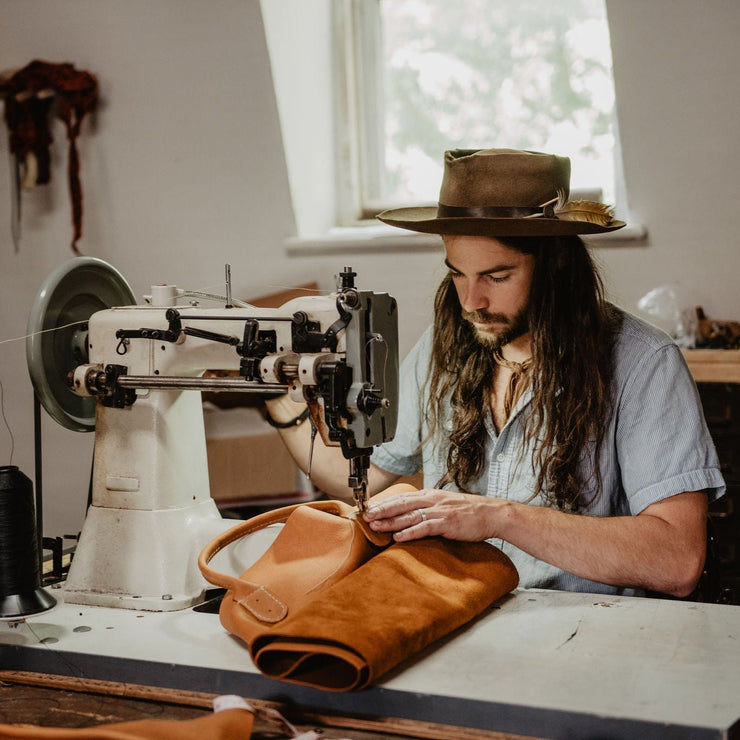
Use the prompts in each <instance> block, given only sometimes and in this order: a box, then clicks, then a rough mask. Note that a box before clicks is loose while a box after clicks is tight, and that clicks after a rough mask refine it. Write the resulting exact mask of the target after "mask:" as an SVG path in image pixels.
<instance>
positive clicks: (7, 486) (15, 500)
mask: <svg viewBox="0 0 740 740" xmlns="http://www.w3.org/2000/svg"><path fill="white" fill-rule="evenodd" d="M56 603H57V602H56V599H55V598H54V597H53V596H51V595H50V594H48V593H47V592H46V591H45V590H44V589H43V588H41V573H40V569H39V551H38V541H37V539H36V517H35V512H34V503H33V485H32V483H31V481H30V480H29V479H28V478H27V477H26V476H25V475H24V474H23V473H22V472H21V471H20V470H19V469H18V468H17V467H16V466H15V465H3V466H0V619H13V618H18V619H20V618H22V617H27V616H30V615H32V614H38V613H39V612H44V611H47V610H48V609H51V608H52V607H53V606H54V605H55V604H56Z"/></svg>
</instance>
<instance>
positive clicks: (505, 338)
mask: <svg viewBox="0 0 740 740" xmlns="http://www.w3.org/2000/svg"><path fill="white" fill-rule="evenodd" d="M462 317H463V319H465V321H468V322H470V324H471V327H472V329H473V331H474V332H475V336H476V339H477V340H478V342H480V344H482V345H483V346H484V347H489V348H490V349H500V348H501V347H503V346H505V345H507V344H509V342H513V341H514V340H515V339H518V338H519V337H521V336H524V335H525V334H526V333H527V332H528V331H529V318H528V316H527V309H526V308H523V309H522V310H521V311H519V312H518V313H516V314H514V315H513V316H506V315H505V314H502V313H488V312H487V311H463V312H462ZM476 324H478V325H480V324H485V325H493V324H499V325H501V326H503V327H504V328H503V329H502V330H500V331H493V330H491V329H489V328H487V327H486V326H476Z"/></svg>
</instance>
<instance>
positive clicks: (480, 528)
mask: <svg viewBox="0 0 740 740" xmlns="http://www.w3.org/2000/svg"><path fill="white" fill-rule="evenodd" d="M497 504H505V502H503V501H500V500H498V499H487V498H485V497H483V496H476V495H471V494H468V493H451V492H450V491H440V490H436V489H433V488H427V489H423V490H421V491H416V492H414V493H403V494H399V495H397V496H392V497H390V498H387V499H384V500H382V501H379V502H377V503H373V504H371V505H370V507H369V508H368V510H367V511H366V512H365V515H364V516H365V521H367V522H368V523H369V525H370V528H371V529H373V530H374V531H376V532H392V533H393V538H394V539H395V540H396V541H397V542H406V541H408V540H416V539H419V538H421V537H433V536H440V537H446V538H447V539H451V540H464V541H466V542H480V541H482V540H486V539H488V538H489V537H493V536H495V533H494V532H493V523H492V516H491V515H492V509H493V507H494V506H496V505H497Z"/></svg>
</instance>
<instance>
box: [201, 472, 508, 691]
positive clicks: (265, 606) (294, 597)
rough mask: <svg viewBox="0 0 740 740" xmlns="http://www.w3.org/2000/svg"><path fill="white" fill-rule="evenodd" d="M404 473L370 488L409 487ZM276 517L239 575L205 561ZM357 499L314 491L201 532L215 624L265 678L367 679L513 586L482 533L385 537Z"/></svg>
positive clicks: (344, 685)
mask: <svg viewBox="0 0 740 740" xmlns="http://www.w3.org/2000/svg"><path fill="white" fill-rule="evenodd" d="M415 490H416V489H414V488H413V487H412V486H408V485H405V484H401V485H397V486H392V487H391V488H389V489H388V490H387V491H384V492H383V493H382V494H379V496H378V498H379V497H381V496H382V497H385V496H388V495H393V494H397V493H402V492H405V491H415ZM277 522H285V526H284V527H283V528H282V530H281V531H280V533H279V534H278V536H277V537H276V539H275V540H274V542H273V543H272V544H271V545H270V547H269V548H268V550H267V551H266V552H265V553H264V555H263V556H262V557H261V558H259V560H257V562H255V563H254V565H252V566H251V567H250V568H248V569H247V570H246V571H245V572H244V573H243V574H242V575H241V577H239V578H237V577H235V576H230V575H226V574H223V573H217V572H215V571H214V570H212V569H211V568H210V567H209V566H208V563H209V562H210V560H211V559H212V558H213V557H214V555H215V554H216V553H217V552H219V551H220V550H222V549H223V548H224V547H226V546H228V545H230V544H231V543H233V542H236V541H237V540H238V539H240V538H241V537H244V536H245V535H248V534H250V533H252V532H255V531H257V530H258V529H262V528H264V527H266V526H268V525H270V524H273V523H277ZM391 542H392V540H391V538H390V537H389V536H388V535H377V534H375V533H373V532H372V531H371V530H370V529H369V528H368V527H367V526H366V525H365V523H364V522H363V520H362V519H361V517H360V516H359V515H357V513H356V509H355V508H354V507H351V506H349V505H348V504H344V503H342V502H339V501H318V502H314V503H311V504H300V505H297V506H290V507H285V508H283V509H278V510H276V511H271V512H267V513H266V514H260V515H259V516H256V517H254V518H252V519H249V520H247V521H246V522H243V523H241V524H239V525H237V526H235V527H233V528H232V529H230V530H228V531H227V532H225V533H224V534H222V535H221V536H219V537H217V538H216V539H214V540H213V541H212V542H210V543H209V544H208V545H207V546H206V547H205V548H204V550H203V551H202V553H201V554H200V558H199V560H198V565H199V567H200V569H201V572H202V573H203V575H204V576H205V578H206V579H207V580H208V581H209V582H210V583H213V584H215V585H217V586H221V587H223V588H225V589H227V593H226V595H225V596H224V599H223V601H222V603H221V608H220V612H219V614H220V618H221V623H222V624H223V626H224V627H225V628H226V629H227V630H228V631H229V632H230V633H231V634H233V635H236V636H238V637H240V638H241V639H242V640H244V642H245V643H246V644H247V647H248V648H249V652H250V654H251V656H252V660H253V661H254V664H255V665H256V667H257V668H258V669H259V670H260V671H261V672H262V673H263V674H264V675H266V676H269V677H270V678H275V679H280V680H284V681H291V682H294V683H300V684H305V685H309V686H314V687H316V688H322V689H327V690H332V691H348V690H352V689H359V688H363V687H364V686H367V685H368V684H369V683H371V682H373V681H375V680H377V678H378V677H380V676H381V675H383V674H384V673H386V672H387V671H389V670H390V669H391V668H394V667H395V666H396V665H398V664H399V663H400V662H402V661H403V660H405V659H406V658H408V657H410V656H411V655H414V654H415V653H417V652H419V651H420V650H422V649H423V648H424V647H426V646H427V645H429V644H431V643H432V642H434V641H435V640H437V639H439V638H440V637H443V636H444V635H447V634H449V633H450V632H452V631H453V630H455V629H457V628H458V627H460V626H462V625H463V624H465V623H466V622H468V621H470V620H471V619H473V618H474V617H476V616H477V615H479V614H480V613H481V612H482V611H483V610H485V609H486V608H487V607H489V606H490V605H491V604H492V603H493V602H494V601H495V600H496V599H498V598H500V597H501V596H503V595H504V594H506V593H508V592H509V591H511V590H512V589H514V588H516V586H517V584H518V582H519V575H518V573H517V571H516V568H515V567H514V565H513V563H512V562H511V561H510V560H509V558H508V557H507V556H506V555H504V554H503V553H502V552H501V551H500V550H499V549H498V548H496V547H494V546H493V545H490V544H488V543H486V542H455V541H452V540H445V539H442V538H437V537H433V538H426V539H422V540H416V541H414V542H408V543H394V544H391Z"/></svg>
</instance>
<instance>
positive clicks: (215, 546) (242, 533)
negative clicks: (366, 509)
mask: <svg viewBox="0 0 740 740" xmlns="http://www.w3.org/2000/svg"><path fill="white" fill-rule="evenodd" d="M305 506H308V507H310V508H312V509H319V510H320V511H327V512H329V513H330V514H336V515H337V516H342V515H346V514H348V513H350V512H351V511H352V509H351V508H350V507H349V505H348V504H345V503H343V502H341V501H312V502H310V503H306V504H293V505H292V506H284V507H282V508H280V509H274V510H273V511H266V512H264V513H263V514H258V515H257V516H254V517H252V518H251V519H247V520H246V521H244V522H241V523H239V524H237V525H236V526H235V527H232V528H231V529H227V530H226V531H225V532H223V533H222V534H220V535H218V537H215V538H214V539H213V540H211V541H210V542H209V543H208V544H207V545H206V546H205V547H204V548H203V550H202V551H201V553H200V555H199V556H198V567H199V568H200V572H201V573H202V574H203V576H204V578H205V579H206V580H207V581H208V582H209V583H213V584H214V585H216V586H221V587H222V588H226V589H229V588H236V587H237V586H241V587H242V588H243V587H244V586H245V585H246V583H247V582H246V581H244V580H243V579H241V578H238V577H236V576H231V575H228V574H226V573H219V572H218V571H215V570H213V568H209V567H208V563H209V562H210V561H211V560H212V559H213V558H214V557H215V556H216V555H217V554H218V553H219V552H221V550H223V549H224V548H225V547H228V546H229V545H231V544H233V543H234V542H236V541H237V540H239V539H241V538H242V537H246V536H247V535H249V534H253V533H254V532H257V531H259V530H260V529H264V528H265V527H269V526H270V525H271V524H281V523H283V522H285V521H286V520H287V519H288V517H289V516H290V515H291V514H292V513H293V512H294V511H295V510H296V509H298V508H300V507H305ZM358 521H359V520H358ZM253 585H254V586H255V588H259V586H257V584H253Z"/></svg>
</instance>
